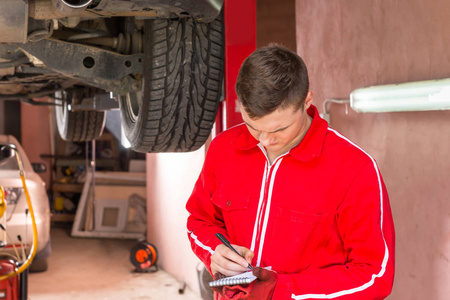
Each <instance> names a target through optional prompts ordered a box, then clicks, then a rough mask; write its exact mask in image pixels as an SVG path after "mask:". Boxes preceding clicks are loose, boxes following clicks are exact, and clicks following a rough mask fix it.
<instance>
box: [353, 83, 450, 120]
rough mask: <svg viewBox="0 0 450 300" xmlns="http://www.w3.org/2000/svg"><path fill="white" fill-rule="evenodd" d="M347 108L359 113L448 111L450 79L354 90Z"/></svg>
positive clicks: (449, 104)
mask: <svg viewBox="0 0 450 300" xmlns="http://www.w3.org/2000/svg"><path fill="white" fill-rule="evenodd" d="M350 106H351V108H352V109H353V110H355V111H356V112H361V113H367V112H373V113H376V112H397V111H424V110H445V109H450V78H447V79H438V80H427V81H418V82H408V83H400V84H390V85H380V86H372V87H367V88H361V89H357V90H354V91H353V92H352V93H351V94H350Z"/></svg>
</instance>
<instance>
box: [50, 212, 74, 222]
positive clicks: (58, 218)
mask: <svg viewBox="0 0 450 300" xmlns="http://www.w3.org/2000/svg"><path fill="white" fill-rule="evenodd" d="M73 220H75V214H67V213H56V212H52V215H51V221H52V222H73Z"/></svg>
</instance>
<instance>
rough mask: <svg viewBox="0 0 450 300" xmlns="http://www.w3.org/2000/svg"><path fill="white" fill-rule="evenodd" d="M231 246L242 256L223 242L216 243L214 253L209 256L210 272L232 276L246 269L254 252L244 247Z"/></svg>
mask: <svg viewBox="0 0 450 300" xmlns="http://www.w3.org/2000/svg"><path fill="white" fill-rule="evenodd" d="M232 246H233V248H234V249H236V251H237V252H239V253H240V254H241V255H242V257H241V256H239V255H237V254H236V253H234V252H233V251H232V250H231V249H229V248H228V247H227V246H225V245H223V244H220V245H218V246H217V247H216V250H215V251H214V254H213V255H212V256H211V272H212V274H216V273H221V274H223V275H225V276H233V275H237V274H241V273H243V272H245V271H247V270H248V264H249V263H250V264H251V263H252V259H253V256H254V255H255V254H254V253H253V251H250V250H249V249H247V248H245V247H241V246H237V245H232ZM244 257H245V259H244Z"/></svg>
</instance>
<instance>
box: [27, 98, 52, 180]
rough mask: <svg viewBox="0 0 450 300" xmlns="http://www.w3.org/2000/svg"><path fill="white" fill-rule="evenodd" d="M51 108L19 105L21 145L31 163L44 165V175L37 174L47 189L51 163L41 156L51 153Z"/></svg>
mask: <svg viewBox="0 0 450 300" xmlns="http://www.w3.org/2000/svg"><path fill="white" fill-rule="evenodd" d="M50 119H51V108H50V107H46V106H33V105H29V104H22V105H21V129H22V133H21V138H22V141H21V144H22V146H23V148H24V150H25V153H26V154H27V156H28V159H29V160H30V162H32V163H44V164H45V165H46V166H47V171H46V172H45V173H39V176H41V178H42V180H44V182H45V184H46V186H47V188H49V187H50V176H51V175H50V172H51V162H50V159H48V158H42V157H41V155H42V154H47V155H49V154H51V153H52V150H51V149H52V144H53V142H52V135H51V134H50Z"/></svg>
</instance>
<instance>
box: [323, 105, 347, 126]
mask: <svg viewBox="0 0 450 300" xmlns="http://www.w3.org/2000/svg"><path fill="white" fill-rule="evenodd" d="M328 103H337V104H345V114H348V106H347V104H350V100H349V99H326V100H325V101H324V102H323V113H322V114H320V116H321V117H322V119H324V120H325V121H327V122H328V124H331V115H330V112H329V111H328Z"/></svg>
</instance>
